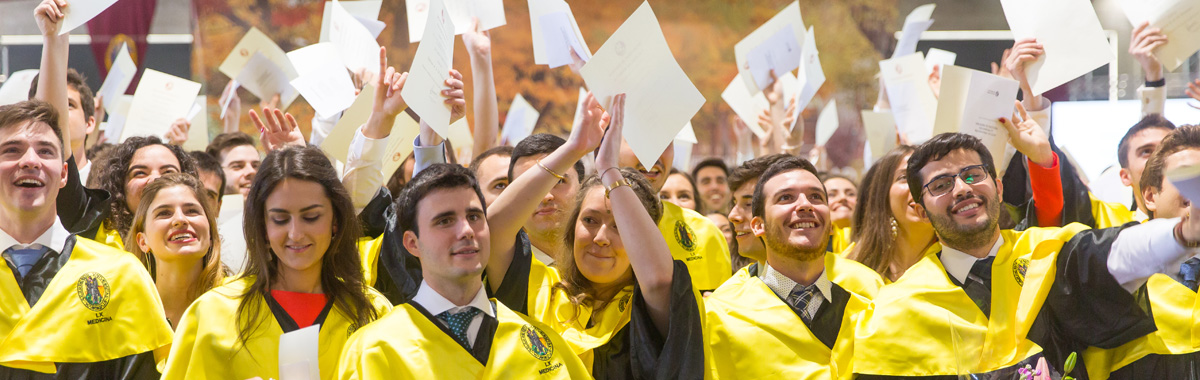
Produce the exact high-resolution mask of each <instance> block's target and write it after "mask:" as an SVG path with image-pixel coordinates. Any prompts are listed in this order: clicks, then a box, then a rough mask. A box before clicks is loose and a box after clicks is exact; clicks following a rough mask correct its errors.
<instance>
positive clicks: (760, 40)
mask: <svg viewBox="0 0 1200 380" xmlns="http://www.w3.org/2000/svg"><path fill="white" fill-rule="evenodd" d="M787 27H791V28H792V32H793V33H794V34H795V37H794V38H795V40H796V41H804V21H803V20H802V19H801V18H800V2H799V1H793V2H792V3H791V4H789V5H788V6H787V7H784V8H783V10H782V11H779V13H778V14H776V15H775V17H771V19H770V20H767V22H766V23H763V24H762V26H759V27H758V29H755V30H754V32H751V33H750V34H749V35H747V36H746V37H745V38H742V40H741V41H738V43H737V44H735V45H733V52H734V56H733V57H734V59H735V60H736V61H737V65H738V74H742V79H743V80H744V81H745V83H746V89H747V91H749V92H750V93H751V94H755V93H758V92H759V91H762V87H760V86H759V84H757V83H755V79H756V76H754V75H752V74H747V72H749V71H750V61H749V60H750V52H751V51H752V50H754V49H755V48H756V47H758V46H759V45H762V44H764V43H767V41H768V40H769V39H771V37H773V36H775V35H776V33H778V32H779V31H781V30H784V29H785V28H787ZM800 48H801V49H803V48H804V46H800ZM795 63H797V64H798V63H800V60H799V59H797V60H795ZM793 68H795V67H793ZM788 71H790V70H788ZM776 75H782V73H780V72H776Z"/></svg>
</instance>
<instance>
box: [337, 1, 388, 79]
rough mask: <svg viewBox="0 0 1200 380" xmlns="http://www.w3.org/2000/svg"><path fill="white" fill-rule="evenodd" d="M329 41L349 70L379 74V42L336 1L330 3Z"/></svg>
mask: <svg viewBox="0 0 1200 380" xmlns="http://www.w3.org/2000/svg"><path fill="white" fill-rule="evenodd" d="M330 5H331V6H332V8H333V9H331V10H330V12H329V16H330V19H329V42H331V43H333V46H335V47H337V50H338V56H339V57H341V58H342V64H343V65H345V66H346V68H347V69H350V70H351V71H354V70H360V69H361V70H366V71H367V72H369V73H372V74H375V75H379V74H380V72H379V43H378V42H376V41H375V36H374V35H372V34H371V32H370V31H369V30H367V27H366V26H364V25H363V23H362V22H361V21H359V20H358V19H356V18H354V16H352V15H350V12H347V11H346V9H345V8H342V5H341V4H340V2H338V1H336V0H335V1H334V2H333V4H330Z"/></svg>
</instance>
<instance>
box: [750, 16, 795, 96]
mask: <svg viewBox="0 0 1200 380" xmlns="http://www.w3.org/2000/svg"><path fill="white" fill-rule="evenodd" d="M798 27H802V26H800V25H787V26H784V27H783V29H780V30H779V31H777V32H775V34H773V35H771V37H770V38H768V39H767V41H766V42H763V43H762V44H761V45H758V46H756V47H754V49H751V50H750V55H749V56H748V57H746V62H747V63H749V64H750V75H753V76H754V83H755V85H756V87H758V88H760V89H762V88H767V86H769V85H771V83H772V82H773V81H774V80H773V79H771V71H774V72H775V75H777V76H780V75H783V74H782V73H787V72H791V71H792V70H795V69H796V67H799V66H800V60H801V59H802V57H801V53H802V52H801V48H800V46H801V45H800V44H801V42H800V41H802V40H800V39H796V34H797V33H796V31H795V28H798ZM801 33H803V32H801Z"/></svg>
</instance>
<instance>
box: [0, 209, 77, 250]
mask: <svg viewBox="0 0 1200 380" xmlns="http://www.w3.org/2000/svg"><path fill="white" fill-rule="evenodd" d="M69 236H71V233H70V232H67V229H66V228H64V227H63V225H62V221H60V220H59V219H58V218H57V217H55V218H54V224H52V225H50V228H47V229H46V230H45V231H43V232H42V234H41V235H39V236H38V237H37V238H36V239H34V240H33V242H32V243H30V244H21V242H19V241H17V239H16V238H13V237H12V235H9V234H8V232H5V231H4V229H2V228H0V252H3V251H4V250H7V249H9V248H12V247H13V246H18V245H20V246H32V245H33V244H39V245H41V246H43V247H47V248H50V249H51V250H53V251H55V252H58V251H59V250H61V249H63V246H64V245H66V244H67V237H69ZM22 248H24V247H22Z"/></svg>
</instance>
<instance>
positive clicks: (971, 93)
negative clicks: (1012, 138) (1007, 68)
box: [933, 66, 1020, 165]
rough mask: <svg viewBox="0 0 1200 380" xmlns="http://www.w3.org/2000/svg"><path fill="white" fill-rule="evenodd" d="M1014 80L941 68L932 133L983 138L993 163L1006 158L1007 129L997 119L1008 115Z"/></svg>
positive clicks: (974, 71)
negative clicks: (940, 87)
mask: <svg viewBox="0 0 1200 380" xmlns="http://www.w3.org/2000/svg"><path fill="white" fill-rule="evenodd" d="M1019 87H1020V85H1019V84H1018V83H1017V81H1015V80H1012V79H1008V78H1004V77H1000V76H997V75H992V74H990V73H985V72H982V71H977V70H971V69H968V68H963V67H958V66H943V67H942V89H941V91H940V94H939V95H940V96H939V97H938V107H937V119H936V120H937V121H936V122H935V123H934V129H933V131H934V133H935V134H941V133H953V132H958V133H964V134H968V135H971V136H975V137H977V138H979V139H980V140H982V141H983V144H984V145H985V146H987V148H988V151H990V152H991V153H992V158H993V162H995V163H996V164H997V165H999V164H1000V163H1001V162H1003V161H1005V159H1004V151H1005V149H1007V147H1008V130H1006V129H1005V128H1004V125H1003V124H1001V123H1000V118H1011V117H1012V112H1013V101H1014V100H1016V99H1017V90H1018V89H1019Z"/></svg>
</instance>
